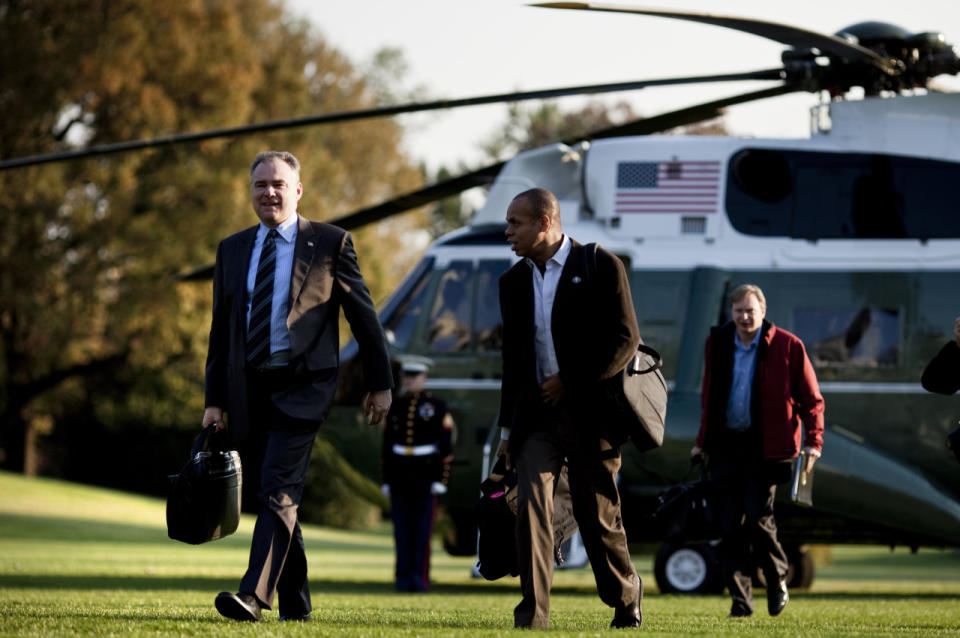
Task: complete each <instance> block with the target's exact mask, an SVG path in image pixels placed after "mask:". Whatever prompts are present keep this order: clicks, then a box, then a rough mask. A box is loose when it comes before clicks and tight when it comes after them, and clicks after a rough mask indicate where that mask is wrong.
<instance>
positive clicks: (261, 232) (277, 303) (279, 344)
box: [247, 215, 299, 354]
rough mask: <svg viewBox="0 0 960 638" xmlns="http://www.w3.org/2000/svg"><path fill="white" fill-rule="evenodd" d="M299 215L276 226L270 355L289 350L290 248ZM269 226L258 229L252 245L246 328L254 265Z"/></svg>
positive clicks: (255, 273)
mask: <svg viewBox="0 0 960 638" xmlns="http://www.w3.org/2000/svg"><path fill="white" fill-rule="evenodd" d="M298 218H299V216H298V215H290V217H288V218H287V220H286V221H284V222H283V223H282V224H280V225H279V226H277V229H276V230H277V232H278V233H279V234H280V236H279V237H278V238H277V263H276V266H275V270H274V275H273V281H274V284H273V301H272V306H271V314H270V354H274V353H276V352H280V351H282V350H289V349H290V333H289V332H288V331H287V315H288V314H290V278H291V277H292V274H293V248H294V246H295V245H296V243H297V220H298ZM270 230H271V229H270V227H269V226H265V225H264V224H263V223H262V222H261V223H260V227H259V228H258V229H257V238H256V239H255V240H254V242H253V253H251V255H250V268H249V269H248V270H247V328H249V327H250V302H251V298H252V297H253V287H254V285H255V284H256V281H257V265H258V264H259V263H260V252H261V251H262V250H263V241H264V240H265V239H266V238H267V233H269V232H270Z"/></svg>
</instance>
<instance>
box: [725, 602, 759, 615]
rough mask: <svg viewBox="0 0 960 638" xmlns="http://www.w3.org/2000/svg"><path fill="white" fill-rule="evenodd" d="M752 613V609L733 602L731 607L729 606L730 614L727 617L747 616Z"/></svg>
mask: <svg viewBox="0 0 960 638" xmlns="http://www.w3.org/2000/svg"><path fill="white" fill-rule="evenodd" d="M752 615H753V610H752V609H748V608H746V607H744V606H743V605H738V604H737V603H734V604H733V607H731V608H730V615H729V616H727V618H747V617H749V616H752Z"/></svg>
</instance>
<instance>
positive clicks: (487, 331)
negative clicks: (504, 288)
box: [473, 259, 510, 352]
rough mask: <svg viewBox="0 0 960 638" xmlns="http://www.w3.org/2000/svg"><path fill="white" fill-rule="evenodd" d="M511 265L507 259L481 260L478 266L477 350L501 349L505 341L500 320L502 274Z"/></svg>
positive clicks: (474, 329)
mask: <svg viewBox="0 0 960 638" xmlns="http://www.w3.org/2000/svg"><path fill="white" fill-rule="evenodd" d="M509 267H510V261H509V260H507V259H498V260H485V261H481V262H480V265H479V266H478V267H477V309H476V316H475V320H474V323H473V334H474V341H475V343H476V344H477V350H478V351H480V352H485V351H499V350H500V348H501V346H502V343H503V324H502V323H501V320H500V286H499V280H500V275H501V274H503V273H504V272H505V271H506V270H507V268H509Z"/></svg>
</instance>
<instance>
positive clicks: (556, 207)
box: [513, 188, 560, 222]
mask: <svg viewBox="0 0 960 638" xmlns="http://www.w3.org/2000/svg"><path fill="white" fill-rule="evenodd" d="M518 200H523V201H525V202H526V203H527V205H528V206H529V207H530V209H531V210H533V211H536V212H537V213H538V215H546V216H547V217H549V218H550V219H551V220H552V221H554V222H559V221H560V202H558V201H557V197H556V195H554V194H553V193H551V192H550V191H548V190H547V189H546V188H531V189H530V190H525V191H523V192H522V193H520V194H519V195H517V196H516V197H514V198H513V201H518Z"/></svg>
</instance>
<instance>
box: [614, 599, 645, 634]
mask: <svg viewBox="0 0 960 638" xmlns="http://www.w3.org/2000/svg"><path fill="white" fill-rule="evenodd" d="M642 624H643V614H642V613H641V612H640V603H637V602H635V603H633V604H632V605H627V606H626V607H618V608H617V610H616V611H615V612H614V614H613V620H612V621H611V622H610V628H611V629H632V628H636V629H639V628H640V625H642Z"/></svg>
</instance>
